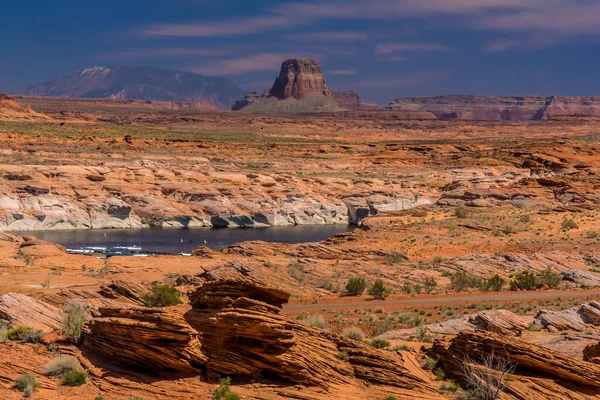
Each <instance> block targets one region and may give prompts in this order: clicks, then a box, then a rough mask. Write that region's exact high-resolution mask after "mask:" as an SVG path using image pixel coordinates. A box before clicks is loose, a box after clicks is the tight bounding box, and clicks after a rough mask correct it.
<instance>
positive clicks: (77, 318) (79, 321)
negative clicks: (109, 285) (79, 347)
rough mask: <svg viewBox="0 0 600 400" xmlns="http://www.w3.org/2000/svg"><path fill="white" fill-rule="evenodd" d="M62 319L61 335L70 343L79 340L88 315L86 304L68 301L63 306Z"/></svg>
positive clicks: (76, 342)
mask: <svg viewBox="0 0 600 400" xmlns="http://www.w3.org/2000/svg"><path fill="white" fill-rule="evenodd" d="M63 312H64V319H63V323H62V332H63V335H65V337H66V338H67V339H68V340H69V341H70V342H72V343H74V344H79V343H80V342H81V330H82V329H83V325H85V323H86V322H87V320H88V319H89V317H90V315H89V312H88V310H87V306H86V305H85V304H84V303H82V302H77V303H68V304H66V305H65V307H64V308H63Z"/></svg>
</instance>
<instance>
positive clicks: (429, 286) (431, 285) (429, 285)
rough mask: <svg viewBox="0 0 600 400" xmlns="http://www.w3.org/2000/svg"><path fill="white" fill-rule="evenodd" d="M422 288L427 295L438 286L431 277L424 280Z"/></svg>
mask: <svg viewBox="0 0 600 400" xmlns="http://www.w3.org/2000/svg"><path fill="white" fill-rule="evenodd" d="M423 286H425V291H426V292H427V293H431V292H433V291H434V290H435V288H436V287H437V286H438V283H437V281H436V280H435V278H434V277H433V276H428V277H427V278H425V283H424V284H423Z"/></svg>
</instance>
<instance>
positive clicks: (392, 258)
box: [386, 251, 408, 264]
mask: <svg viewBox="0 0 600 400" xmlns="http://www.w3.org/2000/svg"><path fill="white" fill-rule="evenodd" d="M406 260H408V258H407V257H406V256H405V255H404V254H402V253H398V252H397V251H393V252H391V253H390V254H389V255H388V256H387V259H386V261H387V263H388V264H399V263H401V262H404V261H406Z"/></svg>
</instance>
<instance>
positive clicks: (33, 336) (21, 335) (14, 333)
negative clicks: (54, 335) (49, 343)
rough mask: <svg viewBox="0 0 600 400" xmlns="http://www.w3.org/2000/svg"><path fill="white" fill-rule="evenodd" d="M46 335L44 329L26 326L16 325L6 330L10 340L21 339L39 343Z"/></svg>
mask: <svg viewBox="0 0 600 400" xmlns="http://www.w3.org/2000/svg"><path fill="white" fill-rule="evenodd" d="M43 336H44V332H42V331H34V330H33V329H31V328H29V327H26V326H15V327H14V328H11V329H9V330H8V331H7V332H6V338H7V339H8V340H19V341H21V342H23V343H39V342H40V341H41V340H42V337H43Z"/></svg>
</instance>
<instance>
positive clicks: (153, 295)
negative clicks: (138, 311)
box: [142, 285, 183, 307]
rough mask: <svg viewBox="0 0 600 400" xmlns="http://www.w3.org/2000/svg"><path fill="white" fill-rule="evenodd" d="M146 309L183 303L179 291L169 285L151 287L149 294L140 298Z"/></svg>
mask: <svg viewBox="0 0 600 400" xmlns="http://www.w3.org/2000/svg"><path fill="white" fill-rule="evenodd" d="M142 301H143V302H144V305H145V306H146V307H168V306H176V305H178V304H181V303H183V301H182V300H181V295H180V294H179V291H178V290H177V289H175V288H174V287H172V286H169V285H153V286H152V287H150V292H149V293H146V294H144V295H143V296H142Z"/></svg>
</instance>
